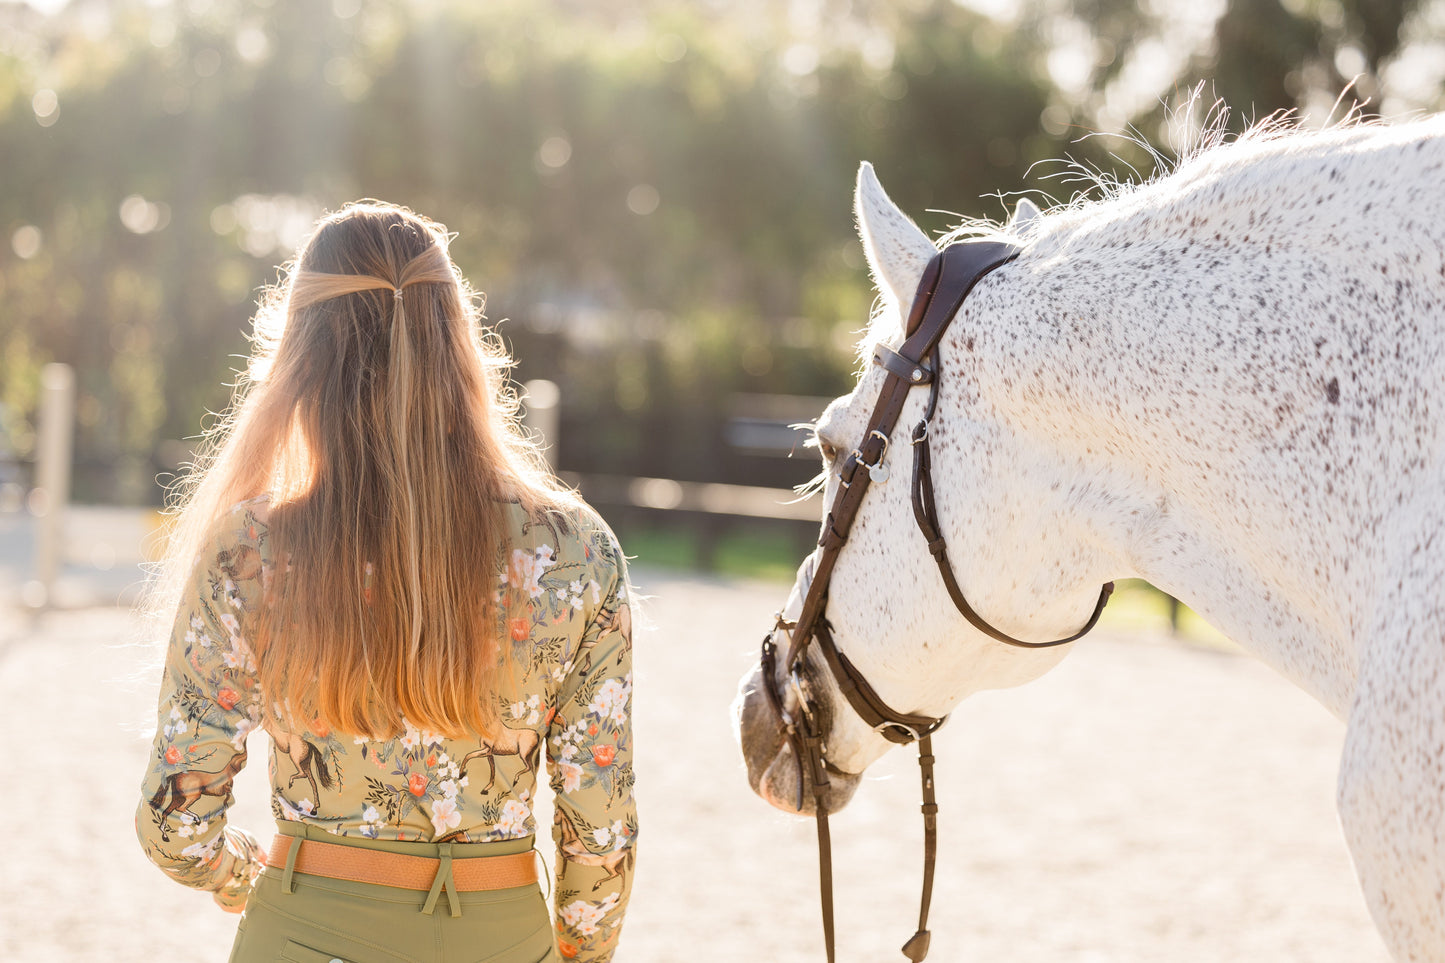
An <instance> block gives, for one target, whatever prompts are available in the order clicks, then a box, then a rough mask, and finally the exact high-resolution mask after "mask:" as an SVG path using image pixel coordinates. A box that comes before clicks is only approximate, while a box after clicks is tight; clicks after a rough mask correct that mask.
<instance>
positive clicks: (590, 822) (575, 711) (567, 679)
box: [547, 538, 637, 963]
mask: <svg viewBox="0 0 1445 963" xmlns="http://www.w3.org/2000/svg"><path fill="white" fill-rule="evenodd" d="M596 549H597V554H598V555H599V556H602V555H604V554H606V555H610V556H611V558H610V561H611V562H612V563H613V566H614V567H613V576H612V579H611V582H610V584H608V583H605V582H604V583H603V584H604V585H606V586H607V594H606V596H605V597H604V598H603V600H602V603H601V605H600V606H599V608H598V609H597V611H596V613H595V614H594V615H593V617H592V618H591V619H590V620H589V622H588V623H587V627H586V630H585V632H584V634H583V636H582V639H581V641H580V642H579V644H578V645H577V648H576V649H575V650H573V651H572V652H571V653H569V656H570V657H569V658H568V659H567V660H566V662H564V663H563V665H562V666H561V671H564V672H565V673H566V674H565V676H564V677H563V680H562V682H561V684H560V686H559V689H558V693H557V714H556V716H555V717H554V718H553V720H552V724H551V726H550V728H549V734H548V735H549V737H548V740H547V749H548V752H547V756H548V762H549V765H550V769H551V783H552V788H553V790H554V791H555V792H556V811H555V814H554V822H553V828H552V835H553V838H554V839H555V840H556V843H557V886H556V909H557V928H558V931H559V932H558V943H557V948H558V951H559V952H560V953H561V954H562V956H563V957H565V958H567V959H576V960H583V961H588V963H603V961H606V960H610V959H612V955H613V952H614V951H615V950H616V947H617V940H618V936H619V933H620V930H621V926H622V917H623V913H624V912H625V909H626V906H627V898H628V893H629V891H630V889H631V886H632V870H633V865H634V862H635V859H636V851H635V844H636V840H637V807H636V803H635V802H634V800H633V794H632V784H633V774H632V611H631V607H630V600H629V598H628V595H627V585H628V583H627V574H626V567H625V562H624V560H623V557H622V553H621V551H620V550H619V549H617V547H616V544H615V542H611V540H610V538H608V539H606V540H605V541H604V540H601V539H599V542H598V543H597V545H596ZM599 560H600V559H599ZM599 581H600V579H599Z"/></svg>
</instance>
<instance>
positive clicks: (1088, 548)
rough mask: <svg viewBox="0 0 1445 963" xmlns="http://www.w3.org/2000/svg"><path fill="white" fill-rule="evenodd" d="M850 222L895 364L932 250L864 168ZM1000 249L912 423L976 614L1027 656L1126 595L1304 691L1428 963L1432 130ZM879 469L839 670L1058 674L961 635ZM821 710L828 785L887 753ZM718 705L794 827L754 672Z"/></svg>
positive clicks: (934, 699) (1442, 886)
mask: <svg viewBox="0 0 1445 963" xmlns="http://www.w3.org/2000/svg"><path fill="white" fill-rule="evenodd" d="M857 212H858V219H859V225H860V230H861V232H862V235H863V240H864V247H865V250H866V252H867V254H868V258H869V261H870V263H871V265H872V267H873V272H874V276H875V279H876V281H877V283H878V286H879V289H880V291H881V293H882V298H883V300H882V309H881V311H880V313H879V315H878V317H877V318H876V319H875V323H874V325H873V330H872V331H871V332H870V335H869V338H870V340H871V339H882V340H885V341H887V342H888V343H890V344H892V345H895V346H896V345H897V344H898V343H899V342H900V341H901V339H902V334H901V330H900V328H901V320H900V312H901V311H903V310H906V308H907V305H908V304H909V302H910V301H911V299H912V296H913V292H914V289H915V287H916V285H917V283H918V280H919V277H920V275H921V273H922V269H923V266H924V264H925V263H926V262H927V260H928V259H929V257H930V256H931V255H932V254H933V253H934V246H933V244H932V243H930V241H929V240H928V238H927V237H925V236H924V235H923V234H922V233H921V232H920V231H919V230H918V229H917V228H916V227H915V226H914V225H913V224H912V222H910V221H909V220H908V218H907V217H905V216H904V215H903V214H902V213H901V212H900V211H899V210H898V209H897V208H896V207H895V206H894V205H893V204H892V202H891V201H889V199H888V197H887V195H886V194H884V192H883V190H882V188H881V187H880V186H879V184H878V182H877V180H876V179H875V178H874V176H873V173H872V170H871V168H869V167H868V166H867V165H864V167H863V169H862V171H861V172H860V174H859V182H858V194H857ZM1004 233H1007V234H1008V235H1010V236H1013V237H1014V238H1016V239H1017V240H1020V241H1021V242H1022V243H1023V244H1024V245H1025V249H1024V252H1023V254H1022V255H1021V256H1020V257H1019V258H1018V260H1016V261H1014V262H1013V263H1011V264H1008V265H1006V266H1004V267H1003V268H1001V269H999V270H998V271H996V272H994V273H993V274H990V275H989V276H987V277H986V278H985V279H984V280H983V281H982V282H981V283H980V284H979V286H978V287H977V289H975V291H974V292H973V293H972V294H971V295H970V296H969V298H968V300H967V301H966V303H965V305H964V307H963V309H962V311H961V312H960V315H959V317H958V318H957V319H956V320H955V321H954V323H953V325H952V327H951V328H950V329H949V330H948V332H947V334H946V335H945V337H944V340H943V342H942V346H941V354H942V400H941V403H940V412H939V414H938V416H937V417H936V418H935V420H934V422H933V426H932V429H931V432H932V437H933V440H934V441H933V459H934V472H935V479H936V482H937V484H938V487H939V497H938V501H939V510H940V513H941V515H942V521H943V525H944V530H945V535H946V536H947V538H948V544H949V554H950V556H951V557H952V560H953V564H954V568H955V571H956V572H957V575H958V578H959V581H960V584H961V585H962V587H963V589H964V592H965V593H966V595H967V596H968V598H969V599H970V601H971V602H972V603H973V604H974V606H975V607H976V608H977V609H978V611H979V612H980V613H982V614H983V616H984V617H985V618H987V619H988V620H989V621H991V622H992V623H994V624H995V625H996V626H998V627H999V628H1001V629H1003V630H1004V631H1006V632H1008V633H1010V634H1011V635H1013V636H1015V637H1019V638H1025V639H1040V640H1041V639H1051V638H1057V637H1060V636H1062V635H1066V634H1068V633H1070V632H1072V631H1074V630H1075V629H1076V628H1077V627H1078V626H1079V625H1080V624H1081V623H1082V622H1083V621H1084V619H1085V618H1086V617H1087V615H1088V613H1089V611H1090V609H1091V607H1092V605H1093V602H1094V599H1095V596H1096V594H1097V593H1098V590H1099V585H1100V583H1102V582H1104V581H1107V580H1109V579H1117V578H1122V577H1131V576H1137V577H1142V578H1145V579H1148V580H1149V581H1150V582H1152V583H1153V584H1155V585H1157V586H1159V587H1160V588H1162V589H1164V590H1165V591H1167V592H1170V593H1171V594H1173V595H1176V596H1178V597H1179V598H1181V599H1182V600H1184V601H1185V602H1186V603H1188V604H1189V605H1190V606H1192V607H1193V608H1194V609H1195V610H1196V611H1198V612H1199V613H1201V614H1202V615H1203V616H1204V617H1205V618H1206V619H1208V620H1209V621H1210V622H1211V623H1212V624H1214V625H1215V626H1217V627H1218V628H1220V629H1221V630H1223V631H1224V632H1226V633H1227V634H1228V635H1230V636H1231V637H1232V638H1234V639H1235V640H1237V641H1238V642H1239V643H1241V644H1242V645H1244V646H1246V647H1247V648H1249V649H1250V650H1252V651H1253V652H1254V653H1256V654H1257V655H1258V656H1259V657H1260V658H1262V659H1263V660H1265V661H1266V662H1268V663H1269V664H1271V665H1273V666H1274V667H1275V668H1277V669H1278V670H1279V671H1280V672H1282V673H1283V674H1284V675H1286V676H1287V677H1289V678H1290V679H1292V680H1293V681H1295V682H1296V683H1297V684H1299V685H1300V686H1301V687H1302V688H1304V689H1305V690H1306V691H1308V692H1309V693H1311V694H1312V695H1314V696H1315V697H1316V698H1317V699H1318V700H1319V701H1320V702H1322V703H1323V704H1324V705H1325V706H1327V707H1328V708H1329V709H1330V711H1332V712H1334V713H1335V714H1336V715H1338V716H1340V717H1341V718H1342V719H1344V720H1346V721H1347V724H1348V729H1347V736H1346V741H1345V746H1344V753H1343V756H1342V761H1341V766H1340V774H1339V785H1338V803H1339V813H1340V819H1341V822H1342V824H1343V827H1344V832H1345V836H1346V838H1347V841H1348V844H1349V847H1350V850H1351V853H1352V854H1353V857H1354V861H1355V865H1356V867H1357V869H1358V873H1359V878H1360V882H1361V885H1362V887H1363V890H1364V894H1365V899H1366V901H1367V903H1368V905H1369V908H1370V911H1371V913H1372V914H1373V915H1374V918H1375V921H1376V923H1377V925H1378V927H1379V929H1380V931H1381V933H1382V934H1383V936H1384V939H1385V942H1386V944H1387V945H1388V946H1389V948H1390V951H1391V952H1392V953H1393V954H1394V956H1395V958H1396V959H1398V960H1418V961H1426V960H1428V961H1437V963H1438V961H1445V431H1442V423H1441V418H1442V415H1445V118H1440V117H1437V118H1433V119H1429V120H1425V121H1421V122H1417V123H1413V124H1407V125H1400V126H1393V127H1385V126H1356V127H1351V128H1342V129H1334V130H1330V131H1325V132H1320V133H1299V132H1295V133H1283V134H1280V133H1275V134H1268V135H1265V134H1256V135H1252V136H1246V137H1244V138H1242V139H1240V140H1238V141H1235V142H1233V143H1230V144H1227V145H1225V146H1221V147H1216V148H1214V149H1211V150H1207V151H1204V152H1202V153H1200V154H1198V155H1196V156H1194V157H1193V158H1191V159H1189V160H1187V161H1185V162H1184V163H1182V164H1181V165H1180V166H1179V167H1178V168H1177V169H1176V170H1175V171H1174V172H1173V173H1171V174H1170V175H1168V176H1166V177H1163V178H1161V179H1158V180H1156V181H1153V182H1151V183H1148V184H1145V185H1141V186H1138V187H1133V188H1129V189H1125V190H1123V191H1121V192H1118V193H1117V194H1115V196H1113V197H1110V198H1108V199H1105V200H1102V201H1097V202H1093V203H1088V204H1082V205H1077V206H1074V207H1070V208H1067V209H1063V210H1059V211H1056V212H1050V213H1047V214H1040V213H1038V212H1037V210H1036V209H1034V208H1032V205H1028V204H1024V205H1021V210H1020V212H1019V213H1018V214H1017V215H1016V216H1015V219H1014V221H1013V222H1012V223H1011V224H1010V225H1008V227H1007V228H1005V229H1004ZM866 347H867V345H866V344H865V348H866ZM864 357H867V354H865V355H864ZM882 377H883V372H882V371H881V369H879V368H877V367H871V366H870V367H869V368H868V369H867V370H865V371H864V372H863V374H862V376H861V379H860V383H859V385H858V387H857V388H856V389H855V391H854V392H853V393H852V394H851V395H848V396H845V397H843V398H840V399H839V400H838V401H836V402H834V403H833V404H832V405H831V406H829V408H828V409H827V411H826V412H825V413H824V415H823V417H822V418H821V419H820V421H819V423H818V426H817V431H818V436H819V441H820V445H821V447H822V449H823V452H824V458H825V461H829V460H830V459H832V458H833V456H834V455H835V454H837V455H838V456H839V457H838V461H841V458H842V457H846V455H847V453H848V451H849V450H851V449H852V448H853V447H854V446H855V445H857V444H858V443H859V441H860V438H861V433H862V428H863V425H864V423H865V421H866V419H867V416H868V412H869V410H870V409H871V407H872V405H873V402H874V399H875V398H876V397H877V393H878V388H879V386H880V384H881V381H882ZM913 394H914V397H912V398H911V399H910V400H909V406H908V407H907V408H905V411H904V415H903V417H902V419H901V420H900V422H899V424H900V426H902V427H900V429H899V432H898V433H899V434H900V435H902V434H906V431H907V428H908V427H909V426H911V425H912V424H913V423H914V422H916V421H917V420H918V418H919V417H920V415H921V411H922V406H923V403H924V397H923V396H924V392H922V391H915V392H914V393H913ZM888 457H889V459H890V460H891V461H892V463H893V464H892V469H893V479H894V480H893V481H892V482H889V483H886V484H882V485H874V486H873V487H872V488H871V489H870V490H869V493H868V495H867V497H866V498H865V499H864V502H863V508H862V511H861V513H860V515H859V517H858V520H857V522H856V524H855V526H854V528H853V533H852V536H851V537H850V540H849V543H848V546H847V548H846V549H845V550H844V551H843V554H842V556H841V557H840V559H839V561H838V564H837V568H836V570H835V573H834V576H833V581H832V586H831V590H830V593H829V599H830V601H829V604H828V617H829V619H830V621H831V622H832V624H833V626H834V634H835V636H836V638H837V640H838V643H839V646H840V648H842V649H843V650H844V651H845V652H846V653H847V654H848V656H849V657H850V658H851V659H852V661H853V662H854V663H855V664H856V665H857V666H858V668H859V669H860V670H861V671H862V673H863V674H864V675H865V676H866V677H867V678H868V679H869V681H870V682H871V683H872V684H873V685H874V687H875V688H876V689H877V690H878V692H879V694H880V695H881V696H882V697H883V699H884V700H886V701H887V702H888V703H889V704H891V705H892V706H894V707H895V708H896V709H899V710H902V711H906V712H919V713H923V714H927V715H943V714H945V713H947V712H948V711H949V710H950V709H952V708H953V707H954V706H955V705H956V704H957V703H958V702H959V700H960V699H962V698H963V697H964V696H966V695H968V694H969V693H971V692H974V691H977V690H980V689H985V688H998V687H1004V686H1010V685H1015V684H1018V683H1021V682H1024V681H1027V680H1029V679H1031V678H1034V677H1036V676H1038V675H1039V674H1041V673H1043V672H1044V671H1046V670H1047V669H1048V668H1050V667H1051V666H1052V665H1054V664H1055V663H1056V662H1057V661H1058V660H1059V659H1060V658H1062V656H1063V654H1064V652H1063V651H1062V650H1058V649H1049V650H1037V651H1024V650H1018V649H1014V648H1011V647H1008V646H1004V645H1002V644H1000V643H997V642H994V641H991V640H989V639H988V638H986V637H984V636H983V635H981V634H980V633H978V632H976V631H974V630H972V629H971V628H970V627H969V626H968V625H967V624H966V623H965V622H964V620H963V619H962V617H961V616H959V615H958V613H957V612H956V611H955V609H954V607H953V605H952V604H950V602H949V599H948V596H947V595H946V593H945V591H944V588H943V584H942V581H941V579H940V578H939V576H938V573H937V571H936V569H935V568H934V564H933V560H932V558H931V557H930V555H929V554H928V552H927V550H926V548H925V546H924V543H923V539H922V537H921V536H920V535H919V534H918V532H917V530H916V528H915V527H914V524H913V521H912V517H911V514H910V507H909V499H908V491H907V488H908V483H907V479H906V476H907V474H908V472H909V471H910V465H909V462H908V458H909V453H908V445H907V444H906V437H895V438H894V445H893V446H892V449H891V451H890V452H889V455H888ZM834 467H836V466H835V465H834V464H833V463H832V462H831V461H829V468H830V469H832V468H834ZM836 477H837V476H836V471H832V470H830V472H829V483H828V486H827V491H826V493H825V499H826V501H825V503H827V502H831V500H832V496H833V493H834V490H835V488H836V485H837V480H836ZM811 562H812V560H811V559H809V560H807V561H805V562H804V564H803V566H802V568H801V569H800V572H799V579H798V584H797V585H795V586H794V591H793V594H792V597H791V598H790V600H789V603H788V611H789V612H790V615H791V616H796V614H797V610H798V608H799V600H800V596H801V593H802V592H803V591H805V589H806V585H807V582H808V580H809V578H810V577H811V570H812V568H811ZM779 641H780V642H781V641H784V640H781V639H780V640H779ZM1065 648H1067V647H1065ZM815 688H818V689H821V690H822V691H821V692H820V693H819V696H820V701H821V702H822V703H823V710H824V715H825V718H826V720H827V722H826V725H827V727H828V732H827V737H826V742H827V746H828V758H829V760H830V762H831V763H833V764H834V765H835V766H837V767H838V768H839V769H841V770H843V771H844V772H847V773H861V772H862V771H863V769H864V768H865V767H866V766H867V765H868V764H869V763H870V762H872V761H873V760H874V759H876V758H877V757H878V756H879V755H880V754H881V753H882V752H883V751H884V750H885V749H886V748H887V747H888V745H889V744H888V743H886V742H884V741H883V740H882V739H881V738H879V737H878V736H876V735H874V734H873V733H871V732H870V731H868V730H867V728H866V727H865V726H863V724H862V723H861V721H860V720H859V719H858V718H857V717H856V716H855V715H854V714H853V713H852V712H851V710H849V709H848V707H847V706H846V704H843V703H841V701H840V700H838V699H837V696H836V689H835V688H834V687H833V686H832V684H831V683H825V682H819V683H818V684H817V685H816V686H815ZM737 711H738V714H739V722H740V731H739V734H740V740H741V743H742V748H743V752H744V757H745V759H746V760H747V763H748V769H749V777H750V779H751V780H752V782H753V785H754V788H756V789H757V790H758V792H759V793H760V794H762V795H763V796H764V798H766V799H768V800H769V801H772V802H774V803H775V804H776V805H779V806H780V807H781V808H784V809H792V801H793V800H794V798H795V795H794V787H795V780H796V778H797V776H796V775H795V769H794V766H793V764H792V763H791V761H789V760H788V758H787V751H786V750H785V749H783V748H782V745H781V742H780V740H779V738H778V736H777V735H776V726H777V721H776V719H775V718H774V717H773V716H772V715H771V710H769V709H768V707H767V706H766V704H765V700H763V699H762V698H761V696H760V694H759V689H758V685H757V670H756V669H754V670H753V672H752V673H751V674H750V675H749V676H748V677H746V678H745V679H744V680H743V684H742V688H741V691H740V696H739V701H738V704H737ZM1221 778H1227V777H1221ZM856 781H857V777H856V776H853V777H848V778H840V779H839V780H837V782H838V783H839V785H838V786H836V787H835V788H834V790H833V791H832V795H831V796H830V797H829V798H828V799H826V800H825V805H827V806H828V808H830V809H831V808H836V807H837V806H840V805H842V804H843V803H844V802H846V800H847V798H848V796H849V795H850V794H851V792H852V789H853V787H854V786H855V785H856Z"/></svg>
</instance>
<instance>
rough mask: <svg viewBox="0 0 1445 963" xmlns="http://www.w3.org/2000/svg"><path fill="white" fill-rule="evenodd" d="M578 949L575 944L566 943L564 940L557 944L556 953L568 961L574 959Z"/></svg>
mask: <svg viewBox="0 0 1445 963" xmlns="http://www.w3.org/2000/svg"><path fill="white" fill-rule="evenodd" d="M580 949H581V947H579V946H578V945H577V944H576V943H568V942H567V941H565V940H559V941H558V942H557V952H558V953H561V954H562V955H563V956H565V957H567V959H569V960H570V959H573V958H575V957H576V956H577V953H578V951H579V950H580Z"/></svg>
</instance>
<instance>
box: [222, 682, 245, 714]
mask: <svg viewBox="0 0 1445 963" xmlns="http://www.w3.org/2000/svg"><path fill="white" fill-rule="evenodd" d="M240 701H241V696H240V693H238V692H237V691H236V690H235V689H233V688H231V687H230V686H223V687H222V688H221V691H220V692H217V693H216V705H218V706H220V707H221V708H222V709H225V710H226V711H227V712H230V711H231V710H232V709H234V708H236V703H238V702H240Z"/></svg>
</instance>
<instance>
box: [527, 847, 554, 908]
mask: <svg viewBox="0 0 1445 963" xmlns="http://www.w3.org/2000/svg"><path fill="white" fill-rule="evenodd" d="M532 856H533V857H534V858H535V859H536V861H537V865H538V866H539V867H540V869H538V870H537V877H538V878H539V879H543V880H546V881H547V892H546V894H544V895H543V897H542V902H544V903H550V902H551V901H552V868H551V867H550V866H548V865H547V860H546V859H544V858H543V856H542V851H541V850H540V849H538V848H537V837H535V836H533V837H532Z"/></svg>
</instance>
